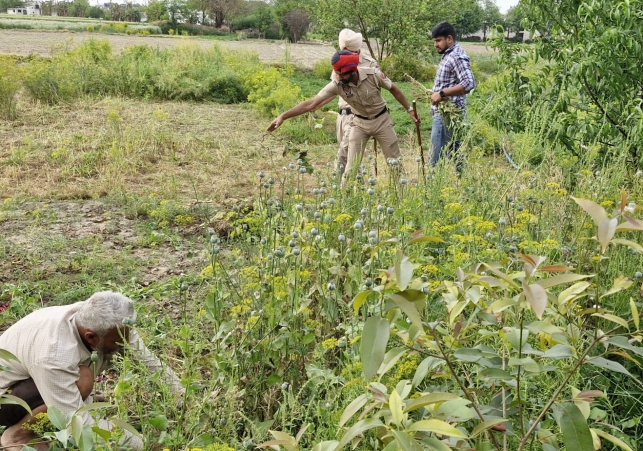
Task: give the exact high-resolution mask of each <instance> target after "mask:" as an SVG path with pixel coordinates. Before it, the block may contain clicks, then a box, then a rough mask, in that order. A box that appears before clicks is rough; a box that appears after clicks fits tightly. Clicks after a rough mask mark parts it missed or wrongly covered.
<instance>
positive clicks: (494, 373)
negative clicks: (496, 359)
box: [480, 368, 513, 381]
mask: <svg viewBox="0 0 643 451" xmlns="http://www.w3.org/2000/svg"><path fill="white" fill-rule="evenodd" d="M480 376H482V377H488V378H489V379H499V380H503V381H508V380H512V379H513V377H512V376H511V374H509V373H508V372H507V371H505V370H501V369H499V368H485V369H484V370H482V371H480Z"/></svg>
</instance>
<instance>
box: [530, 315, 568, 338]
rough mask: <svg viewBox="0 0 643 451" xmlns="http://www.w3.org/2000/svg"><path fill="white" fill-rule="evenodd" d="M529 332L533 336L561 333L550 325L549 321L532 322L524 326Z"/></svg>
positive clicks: (556, 327) (557, 328)
mask: <svg viewBox="0 0 643 451" xmlns="http://www.w3.org/2000/svg"><path fill="white" fill-rule="evenodd" d="M525 327H526V328H527V330H529V332H532V333H534V334H539V333H541V332H542V333H546V334H549V335H554V334H561V333H563V331H562V330H561V329H560V328H559V327H558V326H554V325H553V324H552V323H551V319H549V318H548V319H546V320H544V321H533V322H531V323H529V324H527V325H526V326H525Z"/></svg>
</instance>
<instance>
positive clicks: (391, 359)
mask: <svg viewBox="0 0 643 451" xmlns="http://www.w3.org/2000/svg"><path fill="white" fill-rule="evenodd" d="M408 351H409V350H408V348H401V347H400V348H393V349H391V350H390V351H388V352H387V353H386V354H384V361H383V362H382V365H380V367H379V369H378V370H377V374H379V375H380V378H381V377H382V376H383V375H385V374H386V373H387V372H388V371H389V370H390V369H391V368H393V367H394V366H395V364H396V363H397V362H398V360H400V359H401V358H402V356H403V355H404V354H406V353H407V352H408Z"/></svg>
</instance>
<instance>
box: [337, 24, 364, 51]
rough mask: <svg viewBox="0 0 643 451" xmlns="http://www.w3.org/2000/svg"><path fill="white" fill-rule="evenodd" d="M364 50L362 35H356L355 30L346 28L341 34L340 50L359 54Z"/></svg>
mask: <svg viewBox="0 0 643 451" xmlns="http://www.w3.org/2000/svg"><path fill="white" fill-rule="evenodd" d="M361 48H362V33H355V32H354V31H353V30H349V29H348V28H344V29H343V30H342V31H340V32H339V50H344V49H346V50H350V51H351V52H359V50H360V49H361Z"/></svg>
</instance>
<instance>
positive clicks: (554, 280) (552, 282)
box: [536, 274, 594, 289]
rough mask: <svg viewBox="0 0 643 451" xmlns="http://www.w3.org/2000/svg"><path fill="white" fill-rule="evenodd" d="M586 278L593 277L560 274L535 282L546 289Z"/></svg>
mask: <svg viewBox="0 0 643 451" xmlns="http://www.w3.org/2000/svg"><path fill="white" fill-rule="evenodd" d="M588 277H594V275H593V274H592V275H583V274H560V275H558V276H554V277H547V278H546V279H540V280H539V281H538V282H536V283H537V284H538V285H540V286H541V287H543V288H545V289H547V288H552V287H556V286H558V285H562V284H564V283H570V282H577V281H579V280H583V279H587V278H588Z"/></svg>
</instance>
